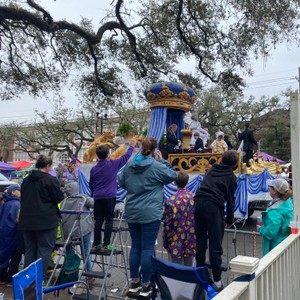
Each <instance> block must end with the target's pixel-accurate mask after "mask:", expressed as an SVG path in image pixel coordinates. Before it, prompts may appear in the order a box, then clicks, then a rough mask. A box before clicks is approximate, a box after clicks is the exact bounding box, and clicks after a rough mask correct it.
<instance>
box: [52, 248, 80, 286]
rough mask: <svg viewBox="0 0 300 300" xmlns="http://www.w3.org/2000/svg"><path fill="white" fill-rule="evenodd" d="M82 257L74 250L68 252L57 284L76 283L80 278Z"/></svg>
mask: <svg viewBox="0 0 300 300" xmlns="http://www.w3.org/2000/svg"><path fill="white" fill-rule="evenodd" d="M79 266H80V257H79V256H78V255H77V254H76V253H75V252H74V250H73V249H71V250H70V251H68V253H67V254H66V256H65V260H64V263H63V266H62V270H61V272H60V274H59V276H58V279H57V282H56V283H57V284H58V285H59V284H63V283H68V282H75V281H77V280H78V277H79Z"/></svg>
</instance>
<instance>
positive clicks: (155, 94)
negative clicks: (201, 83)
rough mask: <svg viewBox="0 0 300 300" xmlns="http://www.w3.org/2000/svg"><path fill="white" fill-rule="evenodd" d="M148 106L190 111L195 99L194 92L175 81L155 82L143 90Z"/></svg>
mask: <svg viewBox="0 0 300 300" xmlns="http://www.w3.org/2000/svg"><path fill="white" fill-rule="evenodd" d="M144 94H145V96H146V99H147V101H148V102H149V103H150V107H151V108H153V107H168V108H174V109H179V110H184V111H186V112H187V111H190V110H191V105H192V104H193V103H194V102H195V101H196V96H195V92H194V91H193V90H192V89H191V88H190V87H188V86H186V85H184V84H181V83H177V82H157V83H154V84H152V85H149V86H148V88H147V89H146V91H145V92H144Z"/></svg>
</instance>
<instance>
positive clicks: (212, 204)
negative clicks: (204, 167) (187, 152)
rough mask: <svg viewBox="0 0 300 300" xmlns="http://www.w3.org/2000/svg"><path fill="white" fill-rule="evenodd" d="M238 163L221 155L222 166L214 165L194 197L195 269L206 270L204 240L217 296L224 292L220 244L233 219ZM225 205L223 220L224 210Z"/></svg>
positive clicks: (230, 154) (230, 155)
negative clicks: (235, 171) (218, 293)
mask: <svg viewBox="0 0 300 300" xmlns="http://www.w3.org/2000/svg"><path fill="white" fill-rule="evenodd" d="M237 163H238V155H237V152H236V151H234V150H229V151H226V152H224V153H223V155H222V162H221V164H214V165H213V166H212V167H211V168H210V169H209V170H208V171H207V173H206V175H205V177H204V179H203V181H202V183H201V185H200V187H199V189H198V190H197V192H196V194H195V196H194V202H195V233H196V262H197V266H198V267H199V266H205V255H206V249H207V239H208V240H209V260H210V264H211V268H212V274H213V284H212V286H213V287H214V288H215V290H216V291H217V292H219V291H221V290H222V289H223V284H222V281H221V273H222V269H221V264H222V254H223V249H222V241H223V235H224V228H229V227H231V225H232V223H233V219H234V204H235V198H234V193H235V189H236V186H237V184H236V176H235V174H234V173H233V169H234V167H235V166H236V165H237ZM225 203H226V217H225V218H224V207H225Z"/></svg>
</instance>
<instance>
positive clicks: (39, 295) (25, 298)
mask: <svg viewBox="0 0 300 300" xmlns="http://www.w3.org/2000/svg"><path fill="white" fill-rule="evenodd" d="M12 279H13V292H14V300H42V299H43V294H47V293H51V292H54V291H57V290H61V289H65V288H68V287H71V286H73V285H74V284H78V283H80V284H85V285H86V283H85V282H82V281H76V282H68V283H65V284H61V285H57V286H53V287H49V288H46V289H44V290H43V265H42V259H41V258H40V259H38V260H36V261H35V262H33V263H32V264H31V265H29V266H28V267H27V268H25V269H23V270H22V271H20V272H19V273H17V274H15V275H14V276H13V278H12Z"/></svg>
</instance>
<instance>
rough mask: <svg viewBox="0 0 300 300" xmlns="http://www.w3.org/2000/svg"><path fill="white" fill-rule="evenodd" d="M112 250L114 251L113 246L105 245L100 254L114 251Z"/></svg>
mask: <svg viewBox="0 0 300 300" xmlns="http://www.w3.org/2000/svg"><path fill="white" fill-rule="evenodd" d="M112 250H113V246H112V245H104V246H103V247H101V249H100V252H108V251H112Z"/></svg>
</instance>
